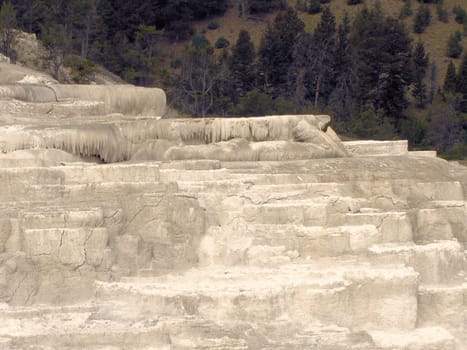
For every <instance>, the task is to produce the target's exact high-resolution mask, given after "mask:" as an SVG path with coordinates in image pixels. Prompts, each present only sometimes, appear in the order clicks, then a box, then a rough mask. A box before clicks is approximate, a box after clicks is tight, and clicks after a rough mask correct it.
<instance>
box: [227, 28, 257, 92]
mask: <svg viewBox="0 0 467 350" xmlns="http://www.w3.org/2000/svg"><path fill="white" fill-rule="evenodd" d="M255 56H256V54H255V47H254V45H253V42H252V41H251V38H250V34H249V33H248V32H247V31H246V30H241V31H240V34H239V35H238V40H237V42H236V43H235V45H234V46H233V47H232V55H231V57H230V60H229V61H228V62H229V63H228V65H229V70H230V72H231V74H232V80H233V85H234V88H235V90H236V94H238V95H239V96H244V95H245V94H246V93H247V92H248V91H251V90H253V88H254V86H255V79H256V67H255Z"/></svg>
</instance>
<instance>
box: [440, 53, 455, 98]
mask: <svg viewBox="0 0 467 350" xmlns="http://www.w3.org/2000/svg"><path fill="white" fill-rule="evenodd" d="M443 90H444V92H446V93H455V92H456V90H457V73H456V66H455V65H454V63H453V62H452V61H450V62H449V65H448V69H447V71H446V76H445V78H444V85H443Z"/></svg>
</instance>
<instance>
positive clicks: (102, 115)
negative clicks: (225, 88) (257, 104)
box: [0, 83, 467, 350]
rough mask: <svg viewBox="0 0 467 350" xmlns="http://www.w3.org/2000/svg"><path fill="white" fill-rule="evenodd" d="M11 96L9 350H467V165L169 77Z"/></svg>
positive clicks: (3, 175)
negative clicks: (168, 97) (222, 100)
mask: <svg viewBox="0 0 467 350" xmlns="http://www.w3.org/2000/svg"><path fill="white" fill-rule="evenodd" d="M0 96H1V97H2V98H3V99H2V100H1V101H0V112H1V115H0V151H1V153H0V349H41V350H42V349H43V350H45V349H63V350H65V349H94V350H97V349H109V350H110V349H112V350H115V349H122V350H123V349H141V350H142V349H146V350H148V349H164V350H168V349H171V350H175V349H177V350H179V349H180V350H181V349H229V350H230V349H235V350H237V349H238V350H240V349H242V350H243V349H275V350H278V349H297V350H298V349H320V350H321V349H322V350H348V349H354V350H357V349H359V350H375V349H376V350H383V349H394V350H427V349H430V350H465V349H467V282H466V271H467V259H466V257H467V251H466V250H465V249H466V242H467V209H466V193H467V168H466V167H463V166H461V165H459V164H456V163H449V162H447V161H444V160H442V159H440V158H437V157H436V156H435V155H434V154H432V153H430V152H421V153H420V152H419V153H417V152H408V150H407V143H406V142H404V141H400V142H350V143H345V142H341V141H340V139H339V138H338V137H337V135H336V134H335V133H334V132H333V131H332V129H331V128H330V127H329V125H328V124H329V122H330V118H329V117H327V116H312V115H303V116H269V117H259V118H237V119H229V118H217V119H216V118H214V119H163V118H161V115H162V114H163V112H164V109H165V95H164V93H163V91H162V90H159V89H143V88H136V87H132V86H123V85H122V86H63V85H57V84H43V85H41V84H38V85H33V84H18V83H14V84H11V83H10V84H6V85H3V86H1V87H0Z"/></svg>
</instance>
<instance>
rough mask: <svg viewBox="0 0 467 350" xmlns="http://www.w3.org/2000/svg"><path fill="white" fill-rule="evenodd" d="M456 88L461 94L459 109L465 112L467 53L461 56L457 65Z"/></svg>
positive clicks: (466, 99) (466, 101)
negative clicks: (458, 65)
mask: <svg viewBox="0 0 467 350" xmlns="http://www.w3.org/2000/svg"><path fill="white" fill-rule="evenodd" d="M456 90H457V92H459V93H460V94H461V96H462V100H461V111H462V112H463V113H467V54H465V55H464V56H463V58H462V61H461V65H460V67H459V73H458V74H457V89H456Z"/></svg>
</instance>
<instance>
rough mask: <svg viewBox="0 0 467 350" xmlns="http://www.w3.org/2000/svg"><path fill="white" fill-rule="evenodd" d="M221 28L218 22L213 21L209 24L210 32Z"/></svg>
mask: <svg viewBox="0 0 467 350" xmlns="http://www.w3.org/2000/svg"><path fill="white" fill-rule="evenodd" d="M219 27H220V25H219V23H218V22H216V21H211V22H209V23H208V29H209V30H215V29H217V28H219Z"/></svg>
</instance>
